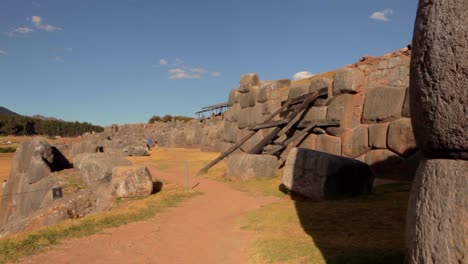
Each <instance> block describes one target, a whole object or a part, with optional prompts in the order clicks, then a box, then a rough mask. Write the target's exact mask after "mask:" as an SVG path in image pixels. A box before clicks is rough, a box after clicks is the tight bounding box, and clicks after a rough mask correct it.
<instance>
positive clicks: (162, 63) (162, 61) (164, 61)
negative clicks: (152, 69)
mask: <svg viewBox="0 0 468 264" xmlns="http://www.w3.org/2000/svg"><path fill="white" fill-rule="evenodd" d="M168 63H169V62H168V61H167V60H165V59H160V60H159V65H167V64H168Z"/></svg>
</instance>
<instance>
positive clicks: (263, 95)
mask: <svg viewBox="0 0 468 264" xmlns="http://www.w3.org/2000/svg"><path fill="white" fill-rule="evenodd" d="M290 85H291V81H290V80H288V79H281V80H276V81H264V82H262V84H261V85H260V87H261V88H260V91H259V92H258V95H257V102H259V103H264V102H266V101H269V100H272V99H273V98H272V91H273V90H275V89H279V88H283V87H288V86H290Z"/></svg>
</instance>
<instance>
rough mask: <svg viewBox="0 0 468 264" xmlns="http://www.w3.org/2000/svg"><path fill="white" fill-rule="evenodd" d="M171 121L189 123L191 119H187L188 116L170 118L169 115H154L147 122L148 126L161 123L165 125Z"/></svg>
mask: <svg viewBox="0 0 468 264" xmlns="http://www.w3.org/2000/svg"><path fill="white" fill-rule="evenodd" d="M172 119H174V120H175V121H184V122H187V121H190V120H192V119H193V117H188V116H171V115H164V116H162V117H161V116H158V115H155V116H152V117H151V118H150V119H149V120H148V124H153V123H154V122H163V123H166V122H171V121H172Z"/></svg>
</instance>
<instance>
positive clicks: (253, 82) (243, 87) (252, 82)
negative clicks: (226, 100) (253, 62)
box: [239, 73, 259, 93]
mask: <svg viewBox="0 0 468 264" xmlns="http://www.w3.org/2000/svg"><path fill="white" fill-rule="evenodd" d="M257 85H259V78H258V75H257V74H255V73H248V74H246V75H242V76H241V78H240V82H239V92H241V93H248V92H249V91H250V88H251V87H253V86H257Z"/></svg>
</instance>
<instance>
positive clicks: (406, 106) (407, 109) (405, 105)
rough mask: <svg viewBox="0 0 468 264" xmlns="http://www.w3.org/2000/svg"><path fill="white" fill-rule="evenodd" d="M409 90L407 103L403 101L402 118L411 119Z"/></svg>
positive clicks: (406, 98) (407, 91)
mask: <svg viewBox="0 0 468 264" xmlns="http://www.w3.org/2000/svg"><path fill="white" fill-rule="evenodd" d="M410 115H411V114H410V104H409V88H406V93H405V101H403V110H402V112H401V116H403V117H410Z"/></svg>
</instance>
